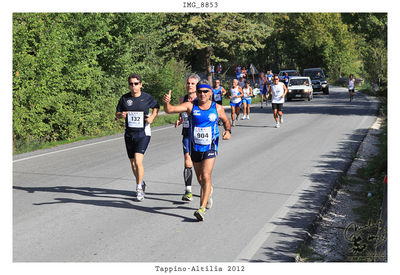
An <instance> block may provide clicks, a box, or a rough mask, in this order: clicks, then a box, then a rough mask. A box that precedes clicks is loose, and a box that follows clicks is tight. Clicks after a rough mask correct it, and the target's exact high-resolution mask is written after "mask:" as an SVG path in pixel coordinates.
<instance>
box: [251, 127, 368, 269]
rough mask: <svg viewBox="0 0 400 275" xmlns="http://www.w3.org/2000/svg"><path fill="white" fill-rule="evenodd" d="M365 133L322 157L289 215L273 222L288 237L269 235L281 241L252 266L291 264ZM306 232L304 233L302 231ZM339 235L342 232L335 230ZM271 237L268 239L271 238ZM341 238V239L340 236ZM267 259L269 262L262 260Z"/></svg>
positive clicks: (357, 132)
mask: <svg viewBox="0 0 400 275" xmlns="http://www.w3.org/2000/svg"><path fill="white" fill-rule="evenodd" d="M367 131H368V129H360V130H358V131H355V133H354V134H352V135H351V136H349V139H348V140H346V141H345V142H341V143H340V144H339V149H338V150H337V151H333V152H331V153H329V154H327V155H324V156H322V157H321V159H324V161H322V162H321V163H319V164H318V165H317V166H315V168H317V170H318V171H320V172H318V173H313V174H310V175H306V177H307V178H308V179H309V180H310V186H309V187H307V190H303V191H302V192H301V193H300V195H299V199H298V201H297V203H296V204H295V205H293V206H292V207H290V209H289V212H288V213H289V214H288V215H287V216H286V217H284V218H283V217H282V218H280V221H279V222H275V223H274V225H276V226H277V227H276V229H279V228H281V229H282V228H290V229H292V230H293V231H291V232H293V233H291V234H287V233H285V232H283V231H277V230H276V231H273V232H271V237H272V238H276V239H278V240H280V241H278V242H277V245H275V246H274V247H262V250H263V252H262V256H258V259H257V257H255V258H254V260H253V262H264V261H268V262H293V261H295V250H296V248H297V246H298V245H299V244H301V243H302V241H303V240H304V239H305V237H306V235H307V234H309V233H310V231H312V227H311V226H310V225H311V224H312V223H313V221H315V219H317V217H318V216H317V215H318V214H319V212H320V210H321V208H322V206H323V205H324V204H325V203H326V201H327V199H328V195H329V194H330V193H331V192H332V190H333V189H334V188H335V186H336V184H337V183H338V179H340V177H341V176H343V175H344V174H345V172H346V171H347V170H348V168H349V167H350V165H351V160H352V157H353V156H354V155H355V153H356V152H357V150H358V148H359V146H360V144H361V141H362V140H363V139H364V137H365V135H366V134H367ZM305 229H307V230H306V231H305ZM338 232H339V233H338V234H341V231H340V230H338ZM271 237H270V238H271ZM339 237H340V236H339ZM265 258H266V259H268V260H265Z"/></svg>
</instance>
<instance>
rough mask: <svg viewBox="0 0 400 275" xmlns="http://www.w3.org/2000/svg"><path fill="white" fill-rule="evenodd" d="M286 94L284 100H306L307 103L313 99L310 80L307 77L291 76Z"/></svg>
mask: <svg viewBox="0 0 400 275" xmlns="http://www.w3.org/2000/svg"><path fill="white" fill-rule="evenodd" d="M287 88H288V93H287V95H286V98H287V100H288V101H290V100H292V99H293V98H307V99H308V101H310V100H312V99H313V95H314V92H313V87H312V82H311V79H310V78H309V77H308V76H293V77H291V78H290V79H289V84H288V87H287Z"/></svg>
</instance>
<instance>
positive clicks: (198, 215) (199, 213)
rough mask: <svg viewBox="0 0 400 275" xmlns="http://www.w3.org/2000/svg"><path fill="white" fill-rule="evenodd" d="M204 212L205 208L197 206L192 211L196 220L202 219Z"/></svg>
mask: <svg viewBox="0 0 400 275" xmlns="http://www.w3.org/2000/svg"><path fill="white" fill-rule="evenodd" d="M205 214H206V210H205V209H204V208H199V209H197V210H196V211H195V212H194V216H195V217H196V218H197V220H198V221H200V222H201V221H204V216H205Z"/></svg>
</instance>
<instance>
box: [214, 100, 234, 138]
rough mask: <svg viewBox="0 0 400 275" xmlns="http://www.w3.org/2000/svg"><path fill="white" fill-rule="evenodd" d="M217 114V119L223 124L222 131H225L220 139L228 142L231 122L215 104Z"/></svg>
mask: <svg viewBox="0 0 400 275" xmlns="http://www.w3.org/2000/svg"><path fill="white" fill-rule="evenodd" d="M217 112H218V116H219V118H220V119H221V120H222V123H223V124H224V129H225V131H224V132H223V133H222V139H224V140H228V139H230V138H231V122H230V121H229V119H228V117H227V116H226V113H225V110H224V107H222V106H221V105H219V104H217Z"/></svg>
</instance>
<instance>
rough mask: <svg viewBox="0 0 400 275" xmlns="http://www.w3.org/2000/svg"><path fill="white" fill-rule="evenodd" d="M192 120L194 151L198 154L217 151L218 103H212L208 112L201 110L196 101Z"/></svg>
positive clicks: (191, 116)
mask: <svg viewBox="0 0 400 275" xmlns="http://www.w3.org/2000/svg"><path fill="white" fill-rule="evenodd" d="M190 118H191V120H192V122H191V126H192V149H193V150H194V151H197V152H206V151H208V150H216V151H217V150H218V148H217V143H216V142H215V141H216V139H217V138H218V137H219V131H218V112H217V107H216V103H215V102H212V103H211V107H210V108H209V109H208V110H201V109H200V108H199V105H198V100H197V99H195V100H194V101H193V109H192V113H191V115H190Z"/></svg>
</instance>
